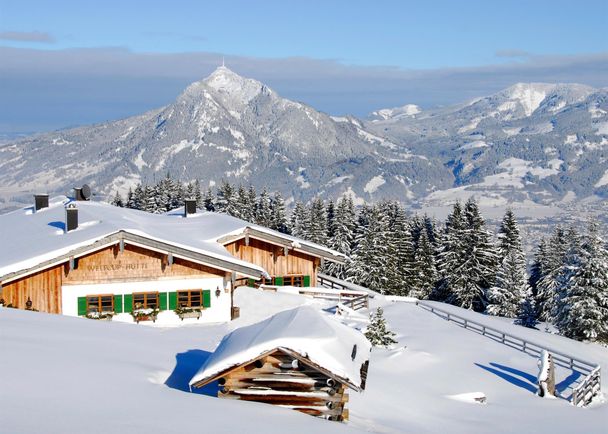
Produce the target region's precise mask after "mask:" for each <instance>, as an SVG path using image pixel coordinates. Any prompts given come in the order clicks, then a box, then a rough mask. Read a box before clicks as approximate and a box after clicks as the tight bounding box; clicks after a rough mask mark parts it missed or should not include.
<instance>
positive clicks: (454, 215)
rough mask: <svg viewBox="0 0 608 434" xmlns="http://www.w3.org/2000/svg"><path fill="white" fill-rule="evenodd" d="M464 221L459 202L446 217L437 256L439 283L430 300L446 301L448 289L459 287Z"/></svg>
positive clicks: (463, 250) (463, 249) (463, 251)
mask: <svg viewBox="0 0 608 434" xmlns="http://www.w3.org/2000/svg"><path fill="white" fill-rule="evenodd" d="M465 225H466V222H465V219H464V215H463V211H462V205H461V204H460V202H456V203H455V204H454V207H453V209H452V212H451V213H450V214H449V215H448V217H447V219H446V222H445V227H444V230H443V232H442V234H441V242H440V246H439V249H438V250H439V252H438V255H437V271H438V274H439V281H438V282H437V286H436V288H435V290H434V291H433V293H432V294H431V298H432V299H433V300H438V301H446V300H447V299H448V297H449V296H450V288H451V287H452V286H454V285H459V284H460V280H461V271H460V269H461V268H462V264H463V263H464V255H465V245H464V241H465Z"/></svg>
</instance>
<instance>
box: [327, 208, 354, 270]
mask: <svg viewBox="0 0 608 434" xmlns="http://www.w3.org/2000/svg"><path fill="white" fill-rule="evenodd" d="M333 226H334V227H333V236H332V237H331V239H330V240H329V247H330V248H332V249H334V250H337V251H338V252H340V253H343V254H345V255H346V256H347V257H350V255H351V252H352V248H353V245H354V240H355V228H356V226H357V216H356V213H355V207H354V204H353V199H352V197H351V196H344V197H342V198H341V199H340V200H338V203H337V204H336V207H335V217H334V223H333ZM347 268H349V265H348V264H346V265H343V264H337V263H335V262H330V261H328V262H326V263H325V264H324V268H323V271H324V272H326V273H328V274H330V275H332V276H335V277H337V278H339V279H345V278H346V269H347Z"/></svg>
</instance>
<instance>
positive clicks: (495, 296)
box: [487, 209, 528, 318]
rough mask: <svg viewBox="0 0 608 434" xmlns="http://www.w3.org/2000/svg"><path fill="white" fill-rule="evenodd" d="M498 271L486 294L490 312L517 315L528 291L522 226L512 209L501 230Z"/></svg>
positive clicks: (507, 214) (492, 313) (499, 233)
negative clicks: (521, 233) (520, 227)
mask: <svg viewBox="0 0 608 434" xmlns="http://www.w3.org/2000/svg"><path fill="white" fill-rule="evenodd" d="M498 240H499V246H498V260H499V261H500V263H499V265H498V270H497V272H496V279H495V283H494V286H493V287H492V288H490V290H489V291H488V294H487V299H488V303H489V304H488V306H487V312H488V313H489V314H490V315H497V316H505V317H508V318H514V317H516V316H517V315H518V313H519V311H520V307H521V304H522V303H523V301H524V299H525V296H526V294H527V293H528V278H527V276H526V258H525V255H524V252H523V248H522V244H521V236H520V233H519V227H518V226H517V221H516V220H515V215H514V214H513V211H512V210H510V209H508V210H507V212H506V213H505V216H504V218H503V220H502V223H501V225H500V228H499V231H498Z"/></svg>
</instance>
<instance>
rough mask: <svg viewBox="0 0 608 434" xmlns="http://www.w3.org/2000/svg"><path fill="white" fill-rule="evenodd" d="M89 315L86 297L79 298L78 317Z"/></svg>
mask: <svg viewBox="0 0 608 434" xmlns="http://www.w3.org/2000/svg"><path fill="white" fill-rule="evenodd" d="M86 314H87V298H86V297H78V315H80V316H82V315H86Z"/></svg>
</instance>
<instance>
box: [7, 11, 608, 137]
mask: <svg viewBox="0 0 608 434" xmlns="http://www.w3.org/2000/svg"><path fill="white" fill-rule="evenodd" d="M606 28H608V1H606V0H603V1H585V0H579V1H556V0H553V1H544V0H537V1H534V0H528V1H488V0H486V1H476V0H475V1H473V0H471V1H466V0H461V1H415V2H414V1H381V0H380V1H357V0H352V1H329V0H326V1H317V0H307V1H292V0H283V1H258V2H254V1H242V0H241V1H223V2H218V1H213V2H207V1H185V0H182V1H162V2H161V1H131V2H127V1H122V2H120V1H109V0H105V1H62V0H54V1H27V0H19V1H15V0H13V1H7V0H0V49H4V50H0V56H2V57H0V74H2V75H0V91H6V92H9V96H8V100H9V101H10V102H13V103H15V102H17V103H18V104H19V101H22V102H23V105H24V107H25V106H26V104H29V106H30V107H31V104H33V103H35V104H37V106H38V107H40V111H41V112H40V113H31V112H30V116H29V120H28V119H25V118H22V117H23V116H26V112H25V110H19V109H17V110H16V112H15V110H14V109H15V107H13V108H12V109H11V114H8V113H5V112H4V111H5V110H7V107H6V104H7V102H5V103H1V102H0V118H2V116H3V115H5V114H6V115H7V116H8V118H7V119H8V120H7V119H5V120H4V122H2V121H0V132H2V131H10V130H13V131H17V130H22V129H29V130H42V129H47V128H59V127H61V126H65V125H73V124H80V123H88V122H94V121H100V120H105V119H113V118H116V117H120V116H126V115H129V114H135V113H138V112H140V111H143V110H145V109H149V108H153V107H155V106H156V105H159V104H164V103H167V102H169V101H170V99H172V97H174V96H175V95H176V94H177V93H178V92H179V89H180V88H181V87H183V86H184V85H186V84H187V83H188V82H190V81H193V80H196V79H200V78H202V77H204V76H205V75H207V74H208V73H209V72H210V71H211V70H212V68H213V63H214V62H215V63H219V62H220V61H221V56H222V55H224V56H226V58H227V61H228V66H231V65H233V69H235V70H236V72H239V73H243V74H244V75H249V76H252V77H254V78H257V79H260V80H264V81H267V82H268V84H270V85H271V86H273V87H275V88H276V89H277V90H278V91H279V92H280V93H282V94H283V95H284V96H286V97H290V98H294V99H300V100H302V101H303V102H306V103H309V104H311V105H313V106H314V107H315V108H318V109H320V110H324V111H328V112H332V113H336V114H341V113H354V114H358V115H363V114H364V113H367V112H369V111H371V110H374V109H377V108H380V107H383V106H390V105H400V104H405V103H409V102H413V103H418V104H421V105H423V106H431V105H441V104H449V103H453V102H456V101H458V100H459V98H466V97H471V96H478V94H479V95H482V94H485V93H488V92H492V91H495V90H498V89H499V88H501V87H504V86H505V85H509V84H512V83H513V82H516V81H554V80H561V81H582V82H586V83H587V84H590V85H593V86H608V79H605V78H604V80H605V81H602V80H603V79H602V77H606V74H605V73H606V70H605V66H606V54H607V53H608V37H607V36H606V33H605V32H606ZM3 58H4V62H3ZM176 59H179V61H176ZM176 62H177V63H176ZM180 62H181V63H180ZM581 62H582V63H581ZM598 62H599V63H598ZM303 63H305V65H304V66H302V65H303ZM3 64H4V67H3ZM62 64H63V67H62V66H61V65H62ZM167 64H169V65H171V64H173V65H175V66H176V67H177V66H179V67H182V68H188V71H187V72H185V71H177V70H175V69H174V70H171V68H169V67H168V66H167ZM87 65H89V69H87V67H86V66H87ZM93 65H95V67H93ZM138 66H139V69H138ZM62 68H63V69H62ZM560 68H561V69H560ZM564 68H565V69H564ZM581 68H584V70H581ZM566 69H567V71H566ZM577 70H578V71H579V73H576V71H577ZM302 71H308V72H309V74H308V75H306V74H303V73H302ZM559 71H562V73H561V75H560V72H559ZM102 72H103V73H102ZM45 73H46V74H50V75H49V76H45ZM467 73H468V74H469V76H468V79H467V80H466V83H467V84H466V86H464V87H463V84H464V82H459V81H458V80H454V76H453V74H456V75H458V77H464V76H465V75H466V74H467ZM480 73H482V74H483V83H481V82H477V83H476V84H475V80H474V79H473V77H477V78H480V76H479V74H480ZM340 74H342V76H341V75H340ZM543 74H544V75H543ZM568 74H570V75H568ZM398 75H400V76H399V77H397V76H398ZM3 77H4V80H2V78H3ZM135 77H139V78H140V79H141V83H139V84H137V85H134V84H133V80H134V78H135ZM355 77H356V79H355ZM428 77H435V78H434V79H433V80H435V81H432V82H429V81H428V80H429V78H428ZM493 77H494V79H493ZM341 78H344V80H340V79H341ZM423 78H424V80H426V81H425V83H426V84H425V85H424V86H427V87H428V91H427V92H426V95H427V96H424V95H425V94H424V93H423V92H418V93H416V91H415V86H414V84H415V82H416V80H418V81H420V80H422V79H423ZM332 80H333V81H332ZM349 80H350V81H349ZM378 80H383V83H385V85H379V84H378ZM407 80H409V81H410V85H409V87H408V86H406V83H405V82H406V81H407ZM2 81H4V87H3V83H2ZM395 81H399V83H400V84H399V85H396V84H394V88H391V83H393V82H395ZM346 82H348V83H352V86H351V87H350V88H349V87H347V86H346ZM427 82H428V83H427ZM87 83H89V84H90V86H91V89H87V88H86V86H87ZM146 83H148V84H146ZM336 83H339V86H338V87H339V89H338V90H335V89H334V88H335V86H332V84H336ZM450 83H451V84H452V87H450ZM482 84H483V85H482ZM45 85H46V86H45ZM424 86H422V88H425V87H424ZM32 88H39V89H38V92H37V93H38V96H37V97H36V95H35V94H34V92H32V91H31V89H32ZM94 88H97V89H98V90H99V91H98V92H96V91H95V89H94ZM112 89H116V91H114V93H115V94H116V98H115V99H114V100H113V99H112V98H107V97H108V92H110V95H113V94H114V93H113V92H112ZM129 89H132V90H129ZM408 89H410V90H408ZM83 91H84V92H85V93H87V94H89V95H90V99H89V100H88V103H87V101H84V100H82V101H80V103H82V105H79V101H76V100H73V98H75V96H76V94H78V95H80V98H81V99H82V93H83ZM119 91H120V92H121V93H120V94H119V93H118V92H119ZM373 92H376V93H373ZM146 94H148V95H149V96H148V97H147V98H146V97H145V95H146ZM152 94H155V95H156V96H154V95H152ZM431 94H432V95H431ZM60 95H63V98H64V100H63V101H61V98H62V97H61V96H60ZM382 95H385V97H382ZM442 95H443V97H442ZM129 96H131V97H132V98H129ZM20 97H21V98H20ZM36 98H38V99H36ZM57 98H60V100H58V99H57ZM70 98H72V99H70ZM113 101H114V103H113ZM62 103H64V104H62ZM2 104H4V105H5V106H4V107H3V106H2ZM70 105H75V106H78V110H77V111H71V110H70V109H69V108H68V107H67V106H70ZM62 106H65V107H64V108H61V107H62ZM52 107H55V110H57V109H58V110H59V112H57V111H55V113H53V115H52V117H53V119H52V120H49V119H47V121H45V120H44V119H43V117H44V110H43V108H47V109H50V108H52ZM62 113H65V116H63V115H62Z"/></svg>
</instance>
